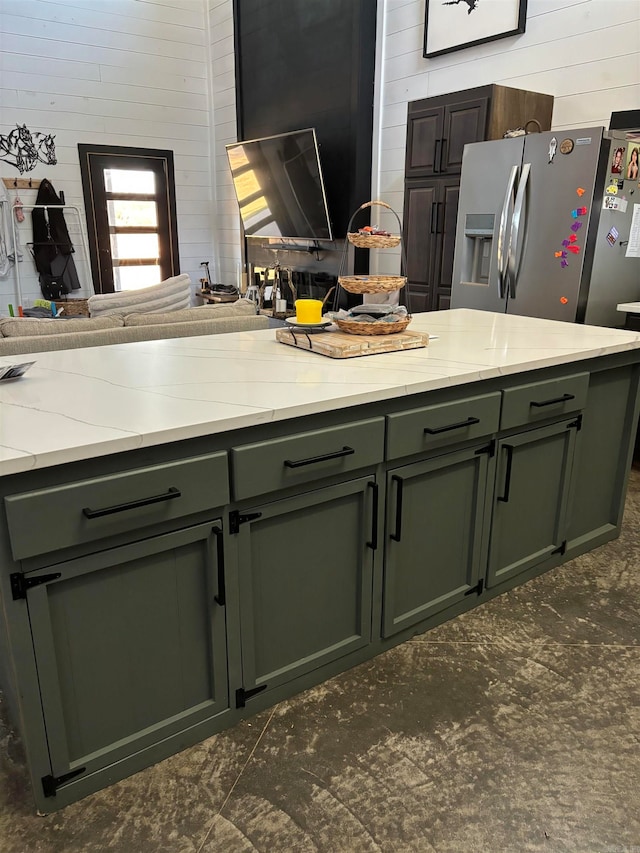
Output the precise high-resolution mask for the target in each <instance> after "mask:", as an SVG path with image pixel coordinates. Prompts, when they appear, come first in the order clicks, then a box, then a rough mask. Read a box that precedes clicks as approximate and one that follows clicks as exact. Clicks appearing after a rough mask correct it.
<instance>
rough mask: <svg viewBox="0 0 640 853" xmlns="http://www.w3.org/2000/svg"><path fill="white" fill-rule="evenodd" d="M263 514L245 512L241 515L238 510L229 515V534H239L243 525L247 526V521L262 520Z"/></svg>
mask: <svg viewBox="0 0 640 853" xmlns="http://www.w3.org/2000/svg"><path fill="white" fill-rule="evenodd" d="M261 517H262V513H261V512H245V513H240V512H238V510H237V509H234V510H233V512H230V513H229V533H237V532H238V531H239V530H240V525H241V524H246V522H247V521H254V520H255V519H256V518H261Z"/></svg>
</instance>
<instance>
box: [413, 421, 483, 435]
mask: <svg viewBox="0 0 640 853" xmlns="http://www.w3.org/2000/svg"><path fill="white" fill-rule="evenodd" d="M479 423H480V418H467V419H466V421H460V422H459V423H457V424H448V425H447V426H443V427H436V428H435V429H431V427H425V428H424V431H425V432H426V433H428V434H429V435H437V434H438V433H439V432H449V430H451V429H462V427H467V426H472V424H479Z"/></svg>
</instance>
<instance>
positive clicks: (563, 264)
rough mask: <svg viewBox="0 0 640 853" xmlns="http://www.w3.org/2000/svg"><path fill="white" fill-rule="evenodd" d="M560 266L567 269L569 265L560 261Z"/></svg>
mask: <svg viewBox="0 0 640 853" xmlns="http://www.w3.org/2000/svg"><path fill="white" fill-rule="evenodd" d="M560 266H561V267H562V268H563V269H564V268H565V267H568V266H569V264H568V263H567V262H566V261H565V260H564V259H563V260H561V261H560Z"/></svg>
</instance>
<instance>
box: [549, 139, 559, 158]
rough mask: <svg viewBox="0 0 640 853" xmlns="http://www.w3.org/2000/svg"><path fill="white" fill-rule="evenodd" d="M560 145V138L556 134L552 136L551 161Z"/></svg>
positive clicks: (550, 146) (550, 144) (550, 145)
mask: <svg viewBox="0 0 640 853" xmlns="http://www.w3.org/2000/svg"><path fill="white" fill-rule="evenodd" d="M557 147H558V140H557V139H556V138H555V136H552V137H551V141H550V142H549V162H550V163H553V158H554V157H555V156H556V148H557Z"/></svg>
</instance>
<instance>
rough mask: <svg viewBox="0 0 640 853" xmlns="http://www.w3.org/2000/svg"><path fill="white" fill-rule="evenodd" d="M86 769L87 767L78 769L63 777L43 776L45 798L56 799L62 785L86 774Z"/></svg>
mask: <svg viewBox="0 0 640 853" xmlns="http://www.w3.org/2000/svg"><path fill="white" fill-rule="evenodd" d="M86 769H87V768H86V767H78V769H77V770H72V771H71V772H70V773H64V774H63V775H62V776H51V775H50V774H49V775H48V776H43V777H42V790H43V791H44V795H45V797H55V795H56V793H57V791H58V788H59V787H60V786H61V785H64V783H65V782H70V781H71V780H72V779H75V777H76V776H79V775H80V774H81V773H84V771H85V770H86Z"/></svg>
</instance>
